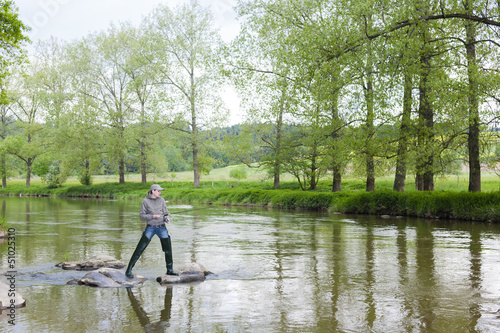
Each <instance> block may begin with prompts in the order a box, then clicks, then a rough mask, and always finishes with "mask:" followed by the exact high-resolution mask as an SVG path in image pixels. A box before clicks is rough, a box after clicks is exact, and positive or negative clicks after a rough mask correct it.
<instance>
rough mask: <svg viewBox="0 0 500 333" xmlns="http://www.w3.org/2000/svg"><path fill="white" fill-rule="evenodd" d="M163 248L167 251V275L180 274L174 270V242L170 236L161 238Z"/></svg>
mask: <svg viewBox="0 0 500 333" xmlns="http://www.w3.org/2000/svg"><path fill="white" fill-rule="evenodd" d="M160 242H161V248H162V249H163V252H165V264H166V266H167V275H179V274H177V273H175V272H174V268H173V267H174V261H173V259H172V242H171V241H170V237H168V238H160Z"/></svg>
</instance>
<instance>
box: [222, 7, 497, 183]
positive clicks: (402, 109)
mask: <svg viewBox="0 0 500 333" xmlns="http://www.w3.org/2000/svg"><path fill="white" fill-rule="evenodd" d="M238 11H239V14H240V15H241V16H242V17H245V18H246V20H245V21H244V23H243V29H242V32H241V34H240V36H238V38H237V39H236V40H235V42H234V43H233V44H232V47H230V48H228V57H229V56H230V57H231V58H230V59H231V61H230V64H231V65H232V66H233V67H232V68H233V70H234V71H237V72H238V74H239V76H238V80H237V83H238V87H239V89H240V90H241V91H247V92H248V91H249V90H250V89H253V91H254V92H255V94H256V95H259V96H260V97H261V98H259V99H254V98H253V96H254V95H252V94H248V93H247V94H246V96H248V97H249V98H248V100H246V101H245V102H246V103H245V105H247V106H248V110H249V111H250V113H251V114H252V115H253V119H255V121H257V122H262V120H263V119H265V120H266V121H267V124H268V125H269V128H268V130H267V131H266V133H265V134H263V135H262V138H265V139H264V140H262V142H263V143H262V149H263V150H268V151H272V152H273V154H272V157H271V158H270V159H269V160H268V161H266V166H267V167H268V168H269V169H270V170H271V171H272V172H273V174H274V179H275V184H278V183H279V175H280V174H281V173H282V172H290V173H292V174H294V175H295V176H296V177H297V180H299V181H301V182H302V184H303V188H309V189H314V188H315V187H316V183H317V181H318V179H319V177H321V176H322V175H324V174H326V173H329V174H331V175H332V190H333V191H340V190H341V179H342V175H343V174H344V173H345V172H346V171H352V170H353V169H354V170H358V174H359V173H360V172H363V173H364V175H365V178H366V190H367V191H372V190H375V178H376V176H377V174H380V173H383V172H393V173H394V174H395V181H394V190H396V191H404V190H405V180H406V178H407V175H415V184H416V187H417V189H418V190H425V191H429V190H433V189H434V177H435V175H436V174H440V173H445V172H450V170H452V169H453V168H456V167H457V166H458V165H461V164H462V163H465V164H466V165H467V166H468V167H469V169H470V172H469V191H480V190H481V168H482V167H484V166H486V164H487V163H490V165H491V166H495V165H496V163H497V162H498V153H495V149H494V146H493V147H492V146H491V145H496V138H495V135H494V134H496V133H497V132H492V131H491V130H492V128H494V127H498V126H497V125H495V124H496V123H497V121H498V116H499V111H498V102H499V98H498V88H499V82H500V81H499V76H498V74H499V72H498V70H499V67H498V66H499V62H498V56H499V52H498V50H499V46H500V44H499V42H500V39H499V26H500V24H499V23H500V22H499V14H500V4H499V3H498V2H497V1H475V0H460V1H420V0H403V1H390V0H377V1H358V0H352V1H351V0H347V1H344V0H340V1H324V0H312V1H307V0H305V1H282V0H271V1H268V0H254V1H240V2H239V6H238ZM235 50H236V51H239V52H236V53H235ZM290 123H293V124H295V125H296V131H294V132H293V134H292V135H285V133H284V132H283V130H282V129H283V126H285V125H287V124H290ZM263 131H265V129H263ZM289 134H290V132H289ZM242 148H243V149H242V151H244V150H245V149H244V146H242ZM268 156H270V155H268Z"/></svg>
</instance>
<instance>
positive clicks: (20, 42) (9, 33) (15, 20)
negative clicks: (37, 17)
mask: <svg viewBox="0 0 500 333" xmlns="http://www.w3.org/2000/svg"><path fill="white" fill-rule="evenodd" d="M17 11H18V9H17V7H16V5H15V3H14V1H10V0H3V1H1V2H0V84H2V83H3V81H4V80H5V78H6V77H7V76H9V75H10V73H11V72H10V71H11V69H12V68H13V67H12V65H14V64H19V63H20V62H22V61H23V60H24V55H25V51H24V49H23V48H22V47H23V46H24V45H25V44H26V43H27V42H29V39H28V37H27V36H26V35H25V34H26V32H27V31H28V30H29V28H28V27H27V26H26V25H25V24H24V23H23V22H22V21H21V20H19V15H18V12H17ZM0 98H1V99H2V100H5V99H6V98H7V96H6V92H5V91H4V90H2V91H1V95H0Z"/></svg>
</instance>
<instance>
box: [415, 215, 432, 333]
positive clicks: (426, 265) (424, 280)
mask: <svg viewBox="0 0 500 333" xmlns="http://www.w3.org/2000/svg"><path fill="white" fill-rule="evenodd" d="M416 231H417V244H416V266H417V267H416V273H417V278H418V282H419V288H418V290H419V294H420V295H419V296H418V294H417V293H416V295H417V312H418V316H419V318H420V319H419V327H418V328H419V330H420V331H424V330H425V331H428V332H434V328H433V322H434V319H435V317H436V315H435V313H434V309H435V308H436V306H437V304H436V302H435V296H436V291H435V290H434V287H435V284H436V282H435V280H434V266H435V264H434V236H433V233H432V231H433V225H432V223H430V222H427V221H423V222H422V221H419V222H418V223H417V228H416Z"/></svg>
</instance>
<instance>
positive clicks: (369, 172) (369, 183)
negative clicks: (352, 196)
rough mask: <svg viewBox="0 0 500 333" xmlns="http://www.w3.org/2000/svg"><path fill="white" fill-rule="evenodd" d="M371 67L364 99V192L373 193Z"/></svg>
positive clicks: (368, 70) (369, 67) (368, 71)
mask: <svg viewBox="0 0 500 333" xmlns="http://www.w3.org/2000/svg"><path fill="white" fill-rule="evenodd" d="M371 70H372V68H371V65H369V66H368V67H367V82H366V90H365V98H366V143H365V149H366V191H375V162H374V158H373V153H372V147H371V146H372V143H371V140H372V139H373V131H374V130H373V119H374V114H373V111H374V109H373V107H374V105H373V103H374V101H373V82H372V80H373V78H372V73H371Z"/></svg>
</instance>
